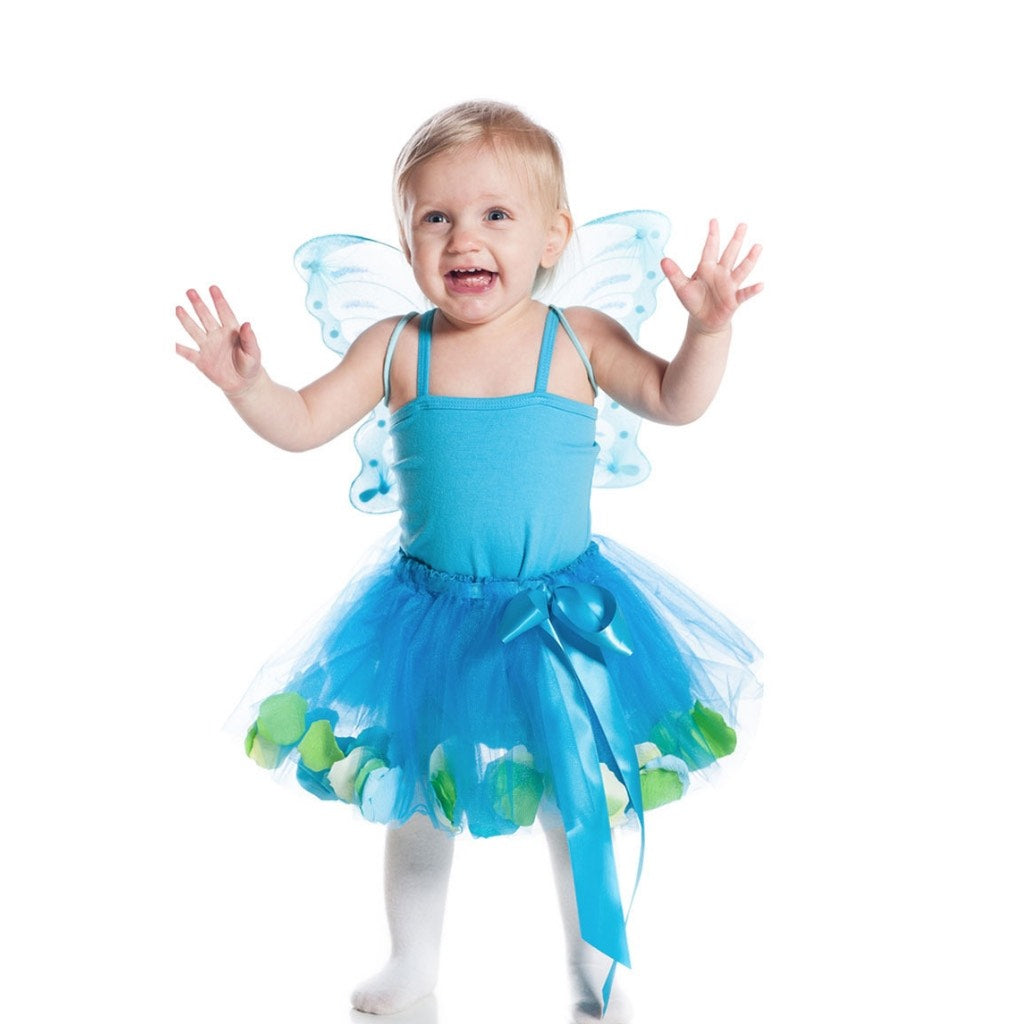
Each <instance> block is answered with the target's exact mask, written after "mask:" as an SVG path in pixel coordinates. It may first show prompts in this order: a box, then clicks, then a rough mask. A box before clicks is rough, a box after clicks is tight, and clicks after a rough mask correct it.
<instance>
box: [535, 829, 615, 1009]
mask: <svg viewBox="0 0 1024 1024" xmlns="http://www.w3.org/2000/svg"><path fill="white" fill-rule="evenodd" d="M544 835H545V837H546V838H547V841H548V851H549V852H550V854H551V867H552V870H553V872H554V877H555V890H556V892H557V894H558V906H559V909H560V910H561V913H562V927H563V928H564V930H565V951H566V960H567V963H568V968H569V993H570V997H571V999H572V1020H573V1024H593V1022H594V1021H602V1022H603V1024H628V1022H629V1021H631V1020H632V1019H633V1006H632V1004H631V1003H630V1001H629V997H628V996H627V995H626V994H625V992H624V991H623V986H622V979H621V976H620V975H619V974H618V973H617V974H616V976H615V983H614V984H613V985H612V994H611V998H610V999H609V1000H608V1012H607V1013H606V1014H605V1015H604V1016H603V1017H602V1016H601V1004H602V998H601V990H602V989H603V988H604V983H605V979H606V978H607V977H608V971H609V969H610V968H611V965H612V962H611V960H610V959H609V958H608V957H607V956H605V955H604V954H603V953H600V952H598V951H597V950H596V949H594V947H593V946H591V945H590V943H588V942H584V941H583V939H582V937H581V936H580V918H579V912H578V911H577V909H576V889H575V888H574V886H573V882H572V862H571V861H570V859H569V845H568V843H567V842H566V838H565V830H564V829H563V828H562V827H561V825H560V824H556V823H553V822H551V821H546V822H544Z"/></svg>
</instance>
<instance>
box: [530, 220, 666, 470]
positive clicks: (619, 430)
mask: <svg viewBox="0 0 1024 1024" xmlns="http://www.w3.org/2000/svg"><path fill="white" fill-rule="evenodd" d="M670 230H671V226H670V224H669V221H668V218H667V217H665V216H664V214H661V213H656V212H655V211H653V210H629V211H626V212H624V213H613V214H610V215H609V216H607V217H599V218H598V219H597V220H592V221H589V222H588V223H586V224H584V225H582V226H581V227H579V228H578V229H577V230H576V232H575V233H574V235H573V238H572V240H571V241H570V243H569V246H568V247H567V249H566V251H565V253H564V254H563V255H562V258H561V259H560V260H559V262H558V265H557V267H556V269H555V272H554V274H553V276H552V278H551V280H550V281H549V282H548V284H547V285H546V286H545V288H544V290H543V291H542V292H540V293H539V294H538V295H537V298H538V299H540V300H541V301H542V302H547V303H550V304H551V305H555V306H590V307H592V308H593V309H598V310H600V311H601V312H602V313H606V314H607V315H608V316H610V317H612V318H613V319H615V320H618V322H619V323H620V324H622V326H623V327H625V329H626V330H627V331H629V333H630V335H631V336H632V337H633V338H634V339H635V338H637V336H638V335H639V333H640V325H641V324H642V323H643V322H644V321H645V320H646V319H647V318H648V317H649V316H650V315H651V314H652V313H653V312H654V308H655V304H656V300H655V290H656V289H657V287H658V285H659V284H661V282H662V281H663V280H664V279H665V275H664V274H663V273H662V272H661V266H660V264H661V258H662V255H663V254H664V249H665V242H666V241H667V240H668V236H669V231H670ZM596 406H597V443H598V448H599V451H598V456H597V467H596V469H595V470H594V486H595V487H629V486H631V485H633V484H638V483H640V481H641V480H644V479H645V478H646V477H647V474H648V473H649V472H650V469H651V465H650V463H649V462H648V461H647V458H646V457H645V456H644V454H643V452H641V451H640V448H639V447H638V446H637V442H636V437H637V432H638V431H639V429H640V424H641V422H642V420H641V419H640V417H639V416H637V415H636V414H635V413H632V412H630V411H629V410H628V409H625V408H623V407H622V406H621V405H619V403H618V402H615V401H613V400H612V399H611V398H610V397H609V396H608V395H607V394H605V393H604V392H603V391H599V392H598V395H597V399H596Z"/></svg>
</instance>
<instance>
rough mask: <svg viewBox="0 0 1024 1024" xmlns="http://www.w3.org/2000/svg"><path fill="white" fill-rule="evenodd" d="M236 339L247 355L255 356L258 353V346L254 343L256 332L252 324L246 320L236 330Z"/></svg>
mask: <svg viewBox="0 0 1024 1024" xmlns="http://www.w3.org/2000/svg"><path fill="white" fill-rule="evenodd" d="M238 340H239V342H240V343H241V346H242V351H243V352H244V353H245V354H246V355H247V356H253V357H257V356H259V354H260V347H259V345H258V344H257V343H256V334H255V332H254V331H253V329H252V324H251V323H249V321H248V320H246V322H245V323H244V324H242V326H241V327H240V328H239V330H238Z"/></svg>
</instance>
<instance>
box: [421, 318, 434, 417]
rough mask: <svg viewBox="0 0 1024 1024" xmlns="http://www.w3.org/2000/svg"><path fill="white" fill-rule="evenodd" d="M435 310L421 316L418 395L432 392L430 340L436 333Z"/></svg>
mask: <svg viewBox="0 0 1024 1024" xmlns="http://www.w3.org/2000/svg"><path fill="white" fill-rule="evenodd" d="M434 312H435V311H434V310H432V309H428V310H427V312H426V313H424V314H423V316H421V317H420V338H419V349H418V354H417V359H416V397H417V398H422V397H423V396H424V395H428V394H430V340H431V337H432V336H433V333H434Z"/></svg>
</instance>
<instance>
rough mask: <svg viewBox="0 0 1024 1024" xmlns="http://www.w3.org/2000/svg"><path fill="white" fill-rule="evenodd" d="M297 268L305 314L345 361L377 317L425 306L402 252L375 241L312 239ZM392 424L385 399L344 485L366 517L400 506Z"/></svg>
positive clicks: (367, 424) (360, 435) (364, 428)
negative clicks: (303, 284) (353, 475)
mask: <svg viewBox="0 0 1024 1024" xmlns="http://www.w3.org/2000/svg"><path fill="white" fill-rule="evenodd" d="M295 266H296V268H297V269H298V271H299V274H301V275H302V277H303V278H304V279H305V281H306V309H308V310H309V312H310V313H312V314H313V316H315V317H316V319H317V320H319V321H320V329H321V334H322V336H323V339H324V344H325V345H327V347H328V348H330V349H333V350H334V351H335V352H337V353H338V354H339V355H342V356H343V355H344V354H345V353H346V352H347V351H348V347H349V345H351V344H352V342H353V341H355V340H356V338H358V337H359V335H360V334H362V333H363V331H365V330H366V329H367V328H368V327H371V326H372V325H373V324H375V323H377V322H379V321H380V320H385V319H387V318H388V317H391V316H401V315H403V314H406V313H408V312H409V311H410V310H415V311H416V312H423V310H425V309H426V308H427V302H426V299H424V297H423V294H422V293H421V292H420V290H419V287H418V286H417V284H416V281H415V279H414V278H413V275H412V269H411V268H410V267H409V262H408V260H406V258H405V255H404V254H403V253H402V252H401V251H400V250H398V249H396V248H394V247H393V246H390V245H385V244H384V243H383V242H376V241H374V240H373V239H372V238H362V237H360V236H359V235H324V236H323V237H321V238H313V239H311V240H310V241H308V242H306V243H305V244H304V245H301V246H300V247H299V249H298V251H297V252H296V253H295ZM390 426H391V414H390V412H389V411H388V407H387V404H386V403H385V402H384V401H383V400H382V401H381V402H380V403H379V404H378V405H377V407H376V408H375V409H374V410H373V412H371V413H370V415H369V416H367V417H366V419H365V420H364V421H363V422H362V424H360V426H359V429H358V430H357V431H356V433H355V437H354V439H353V440H354V443H355V447H356V451H357V452H358V453H359V458H360V460H361V463H362V466H361V469H360V471H359V475H358V476H357V477H356V478H355V480H353V481H352V486H351V487H350V488H349V500H350V501H351V502H352V504H353V505H354V506H355V507H356V508H358V509H360V510H361V511H363V512H394V511H395V510H396V509H397V508H398V500H397V494H396V480H395V475H394V471H393V469H392V464H393V458H392V453H391V430H390Z"/></svg>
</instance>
